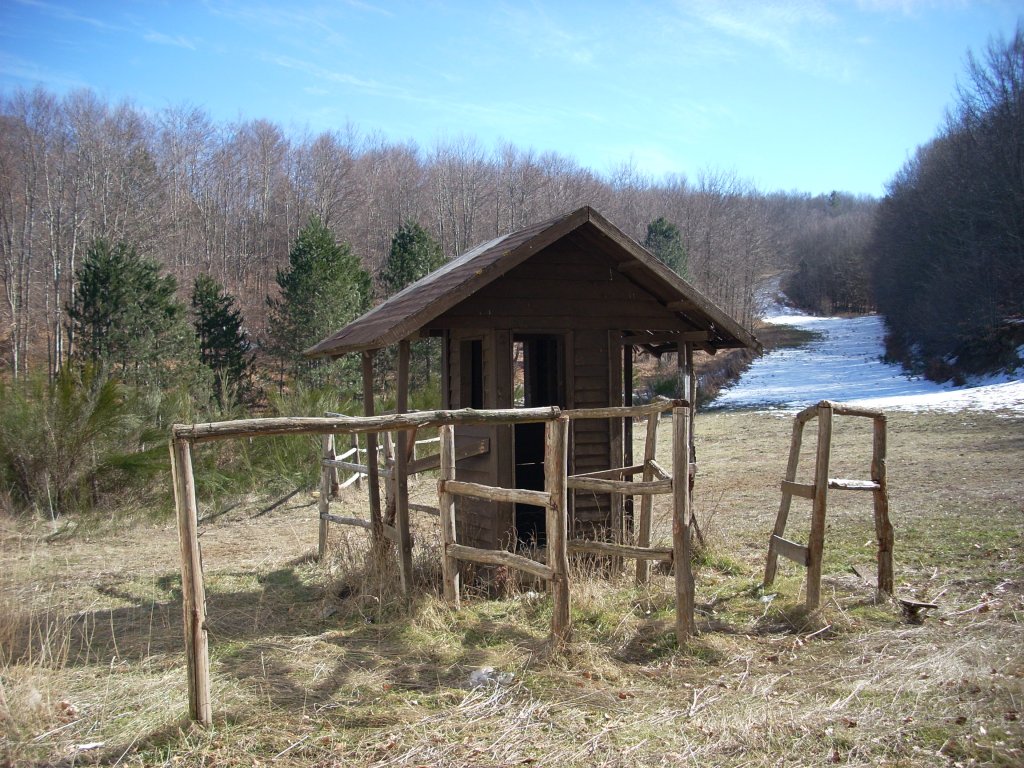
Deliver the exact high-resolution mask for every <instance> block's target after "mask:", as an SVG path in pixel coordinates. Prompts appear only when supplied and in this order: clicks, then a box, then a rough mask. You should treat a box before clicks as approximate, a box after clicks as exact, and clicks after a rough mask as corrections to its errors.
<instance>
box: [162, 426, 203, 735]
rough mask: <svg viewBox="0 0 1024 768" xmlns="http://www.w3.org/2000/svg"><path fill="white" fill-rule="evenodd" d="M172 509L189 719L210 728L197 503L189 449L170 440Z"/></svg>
mask: <svg viewBox="0 0 1024 768" xmlns="http://www.w3.org/2000/svg"><path fill="white" fill-rule="evenodd" d="M170 447H171V475H172V477H173V479H174V507H175V511H176V513H177V518H178V543H179V545H180V547H181V609H182V614H183V616H184V622H185V660H186V667H187V669H188V710H189V716H190V717H191V718H192V719H193V720H196V721H197V722H199V723H201V724H202V725H205V726H209V725H213V703H212V701H211V697H210V646H209V639H208V637H207V633H206V585H205V583H204V581H203V556H202V552H201V551H200V549H199V533H198V528H199V507H198V505H197V504H196V486H195V478H194V476H193V474H192V450H191V447H190V446H189V444H188V442H187V441H185V440H173V441H171V446H170Z"/></svg>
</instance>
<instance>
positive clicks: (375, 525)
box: [362, 352, 386, 565]
mask: <svg viewBox="0 0 1024 768" xmlns="http://www.w3.org/2000/svg"><path fill="white" fill-rule="evenodd" d="M373 358H374V353H373V352H363V354H362V372H363V415H364V416H365V417H366V418H367V419H374V418H375V417H374V415H373V411H374V407H375V406H374V401H373ZM366 468H367V472H366V484H367V486H368V488H367V490H368V491H369V498H370V523H371V528H370V531H371V534H372V535H371V539H370V546H371V549H372V551H373V554H374V558H380V557H381V556H382V555H383V553H384V548H385V546H386V545H385V544H384V516H383V515H382V514H381V507H380V472H379V470H378V466H377V433H376V432H367V433H366ZM378 565H381V563H380V562H379V561H378Z"/></svg>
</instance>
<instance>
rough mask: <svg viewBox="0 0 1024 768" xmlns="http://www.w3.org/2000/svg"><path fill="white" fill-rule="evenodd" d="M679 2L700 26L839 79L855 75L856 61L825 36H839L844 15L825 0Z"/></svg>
mask: <svg viewBox="0 0 1024 768" xmlns="http://www.w3.org/2000/svg"><path fill="white" fill-rule="evenodd" d="M677 7H678V8H679V10H680V11H681V12H682V13H683V14H685V15H687V16H689V17H690V18H691V19H692V20H694V21H695V23H696V24H698V25H699V26H700V27H702V28H704V29H707V30H710V31H712V32H716V33H718V34H720V35H722V36H724V37H725V38H727V39H731V40H734V41H737V42H738V43H741V44H748V45H755V46H758V47H760V48H763V49H765V50H767V51H770V52H771V53H772V54H773V55H774V56H776V57H777V58H778V59H779V60H780V61H781V62H783V63H784V64H785V65H786V66H788V67H790V68H791V69H794V70H798V71H802V72H808V73H811V74H814V75H816V76H819V77H824V78H828V79H834V80H846V79H848V78H849V76H850V71H851V68H852V67H853V63H852V62H851V61H849V60H847V59H845V58H844V56H843V54H842V53H841V52H840V51H839V50H837V48H836V47H834V46H829V45H827V44H826V43H825V42H823V41H824V40H826V39H832V40H834V39H835V37H836V33H837V31H838V30H841V28H842V20H841V19H840V17H839V16H837V15H836V14H835V13H834V12H833V11H832V10H831V8H830V7H829V6H828V5H827V4H826V3H824V2H822V1H821V0H803V1H802V2H786V1H784V0H766V1H765V2H760V1H759V0H744V1H743V2H730V3H717V2H710V1H709V0H701V1H700V2H689V1H688V2H683V1H682V0H679V2H677Z"/></svg>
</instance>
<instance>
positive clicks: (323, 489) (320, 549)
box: [316, 435, 336, 561]
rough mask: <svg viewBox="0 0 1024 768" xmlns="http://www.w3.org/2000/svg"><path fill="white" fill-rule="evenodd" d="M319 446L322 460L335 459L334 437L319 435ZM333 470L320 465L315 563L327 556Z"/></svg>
mask: <svg viewBox="0 0 1024 768" xmlns="http://www.w3.org/2000/svg"><path fill="white" fill-rule="evenodd" d="M320 445H321V448H322V451H321V453H322V455H323V458H324V459H326V460H328V461H331V460H333V459H334V458H335V453H334V435H321V437H320ZM335 469H336V468H335V467H325V466H324V465H323V464H321V465H320V499H319V500H318V503H317V508H318V509H319V511H320V535H319V537H318V540H317V546H316V559H317V561H321V560H323V559H324V555H325V554H327V535H328V529H329V528H330V525H331V521H330V520H329V519H328V517H327V516H328V515H329V514H330V513H331V493H332V488H331V484H332V482H333V481H334V479H335V477H336V475H335Z"/></svg>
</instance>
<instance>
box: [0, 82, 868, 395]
mask: <svg viewBox="0 0 1024 768" xmlns="http://www.w3.org/2000/svg"><path fill="white" fill-rule="evenodd" d="M583 204H590V205H592V206H594V207H595V208H597V209H598V210H600V211H601V212H602V213H604V214H605V215H606V216H607V217H608V218H609V219H611V220H612V221H613V222H615V223H616V224H617V225H618V226H620V227H621V228H623V229H624V230H625V231H626V232H627V233H628V234H630V235H631V236H633V237H635V238H636V239H637V240H640V241H642V240H643V238H644V234H645V231H646V228H647V225H648V224H649V223H650V222H651V221H652V220H654V219H655V218H657V217H659V216H661V217H665V218H666V219H667V220H669V221H670V222H672V223H674V224H675V225H676V226H677V227H678V228H679V230H680V233H681V235H682V240H683V244H684V246H685V248H686V251H687V257H688V263H689V267H688V275H687V276H688V277H689V279H690V280H691V281H692V282H694V283H695V284H696V285H697V287H698V288H700V289H701V290H702V291H704V292H705V293H706V294H707V295H708V296H710V297H711V298H712V299H714V300H715V301H716V302H718V303H719V304H720V305H722V306H723V307H724V308H725V309H726V310H727V311H729V312H730V313H732V314H733V315H734V316H735V317H737V318H741V319H742V321H743V322H744V324H746V325H748V326H749V325H750V324H751V323H752V322H753V321H754V318H755V316H756V313H757V309H756V306H755V300H754V293H755V287H756V285H757V282H758V279H759V278H760V277H762V276H763V275H764V274H765V273H766V272H771V271H776V270H779V269H784V268H793V269H795V268H796V267H797V266H798V265H799V264H800V263H801V261H802V262H803V263H806V262H807V259H808V258H810V259H811V260H812V261H813V260H818V261H820V260H822V259H835V258H837V254H840V256H839V257H841V254H842V253H844V252H845V251H846V250H847V249H848V245H849V244H851V243H852V244H853V247H859V246H858V244H859V243H863V242H864V241H865V240H866V238H867V231H866V228H867V227H868V226H869V225H870V220H871V216H870V215H869V214H870V212H871V210H872V209H873V208H874V206H875V202H874V201H873V200H870V199H855V198H852V197H850V196H848V195H837V194H834V193H833V194H831V195H822V196H818V197H812V196H810V195H807V194H800V193H795V192H794V193H785V194H783V193H773V194H765V193H763V192H760V191H758V190H757V189H755V188H754V187H753V186H752V185H751V184H750V183H748V182H746V181H744V180H743V179H742V177H741V176H740V175H739V173H738V172H734V171H721V170H704V171H700V172H698V173H697V174H696V175H695V176H694V177H692V178H688V177H685V176H682V175H678V176H666V177H664V178H660V179H653V178H650V177H648V176H646V175H644V174H643V173H641V172H640V171H638V170H637V168H636V167H635V165H633V164H632V163H630V162H624V163H620V164H619V165H614V166H613V165H611V159H610V170H608V171H606V172H597V171H595V170H592V169H588V168H583V167H581V166H580V165H579V164H578V163H577V162H576V161H574V160H573V159H572V157H571V156H569V155H563V154H556V153H552V152H546V153H538V152H536V151H534V150H532V149H529V148H521V147H517V146H514V145H512V144H502V145H499V146H496V147H487V146H484V145H483V144H482V143H481V142H480V141H478V140H477V139H475V138H473V137H470V136H459V137H456V138H447V139H441V140H438V141H437V142H436V143H435V144H433V145H432V146H429V147H422V146H418V145H416V144H414V143H411V142H402V141H400V140H395V139H393V138H388V137H384V136H380V135H374V134H366V133H365V132H363V131H361V130H360V128H359V126H358V125H354V124H350V125H346V126H340V127H339V128H338V129H337V130H335V131H332V132H325V133H320V134H316V135H314V134H310V133H289V132H287V131H285V130H284V129H283V128H282V127H281V126H279V125H276V124H274V123H272V122H268V121H267V120H259V119H257V120H246V121H243V122H238V123H230V124H222V123H217V122H215V121H213V120H212V119H211V118H210V116H209V115H208V114H207V113H205V112H204V111H203V110H202V109H199V108H193V107H173V108H169V109H166V110H164V111H161V112H159V113H157V114H150V113H147V112H145V111H143V110H141V109H139V108H137V107H135V106H134V105H132V104H130V103H117V104H113V103H109V102H107V101H104V100H103V99H102V98H101V97H99V96H97V95H96V94H95V93H93V92H91V91H77V92H74V93H71V94H69V95H67V96H57V95H55V94H53V93H51V92H48V91H46V90H41V89H37V90H34V91H17V92H14V93H10V94H4V95H3V96H2V97H0V251H2V257H3V287H4V302H3V305H2V308H0V322H2V325H3V331H2V335H0V350H2V359H3V366H4V368H5V369H6V370H7V372H8V375H14V376H18V375H20V374H23V373H25V372H27V371H29V370H33V369H35V370H41V369H43V368H44V367H45V368H48V369H49V370H50V371H51V372H53V371H55V370H56V369H58V368H59V367H60V365H61V362H62V361H63V360H65V359H67V357H68V356H69V354H70V352H71V350H69V349H68V348H67V347H68V343H67V340H66V328H65V326H66V308H67V306H68V305H69V304H70V302H71V298H72V295H73V291H74V290H75V284H74V276H75V269H76V266H77V265H78V264H79V262H80V261H81V259H82V258H83V257H84V253H85V251H86V249H87V248H88V246H89V244H90V243H91V242H92V241H93V240H94V239H96V238H101V237H102V238H106V239H107V240H109V241H113V242H116V241H125V242H127V243H130V244H132V245H134V246H136V247H138V248H139V249H140V251H142V252H144V253H145V254H146V255H148V256H150V257H152V258H155V259H157V260H158V261H159V262H160V263H161V264H162V265H164V268H165V269H166V270H167V272H168V273H170V274H172V275H174V276H175V277H176V278H177V279H178V284H179V286H180V287H182V288H181V290H184V287H186V286H188V285H190V284H191V282H192V280H193V278H194V276H195V275H196V274H198V273H200V272H205V273H208V274H210V275H212V276H214V277H215V278H217V279H218V280H219V281H220V282H221V283H223V285H224V286H225V287H226V289H227V290H228V291H229V292H230V293H232V294H233V295H234V296H235V297H236V298H237V300H238V304H239V306H240V307H241V308H242V310H243V312H244V314H245V318H246V329H247V332H248V334H249V337H250V338H251V339H254V340H259V339H260V337H261V335H262V333H263V330H264V325H265V313H266V301H265V299H266V297H267V296H268V295H273V293H274V292H275V290H276V288H277V286H276V282H275V275H276V270H277V269H278V267H280V266H281V265H282V264H284V263H286V261H287V256H288V251H289V247H290V245H291V244H292V243H293V242H294V239H295V237H296V235H297V233H298V231H299V230H300V228H301V227H302V226H303V225H304V224H305V223H306V222H307V221H308V220H309V217H310V216H318V217H320V218H321V219H322V220H323V221H324V222H325V223H326V224H327V225H328V226H329V227H330V229H331V230H332V231H333V232H334V234H335V235H336V237H337V238H338V239H339V240H344V241H346V242H348V243H349V244H350V245H351V246H352V248H353V249H354V251H355V252H356V253H357V254H358V255H359V256H360V258H361V259H362V261H363V264H364V265H365V266H366V268H367V269H368V270H369V271H370V273H371V274H372V275H375V276H376V275H377V274H378V271H379V268H380V266H381V263H382V261H383V259H384V257H385V255H386V254H387V252H388V249H389V246H390V243H391V238H392V236H393V235H394V234H395V232H396V230H397V229H398V227H399V225H400V224H401V223H402V222H404V221H408V220H413V221H416V222H418V223H419V224H421V225H422V226H423V227H425V228H426V229H427V230H428V231H429V232H430V233H431V234H432V235H433V237H435V238H436V239H437V241H438V242H439V243H440V244H441V245H442V248H443V250H444V253H445V255H446V257H448V258H451V257H452V256H455V255H457V254H459V253H461V252H462V251H464V250H466V249H467V248H468V247H470V246H472V245H474V244H476V243H478V242H481V241H484V240H487V239H489V238H492V237H494V236H496V235H499V234H502V233H505V232H509V231H512V230H515V229H517V228H520V227H523V226H525V225H528V224H530V223H532V222H536V221H541V220H544V219H545V218H548V217H551V216H554V215H558V214H561V213H564V212H566V211H568V210H571V209H573V208H575V207H578V206H580V205H583ZM807 244H812V245H813V247H812V248H811V251H810V252H808V251H807V247H806V245H807Z"/></svg>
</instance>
